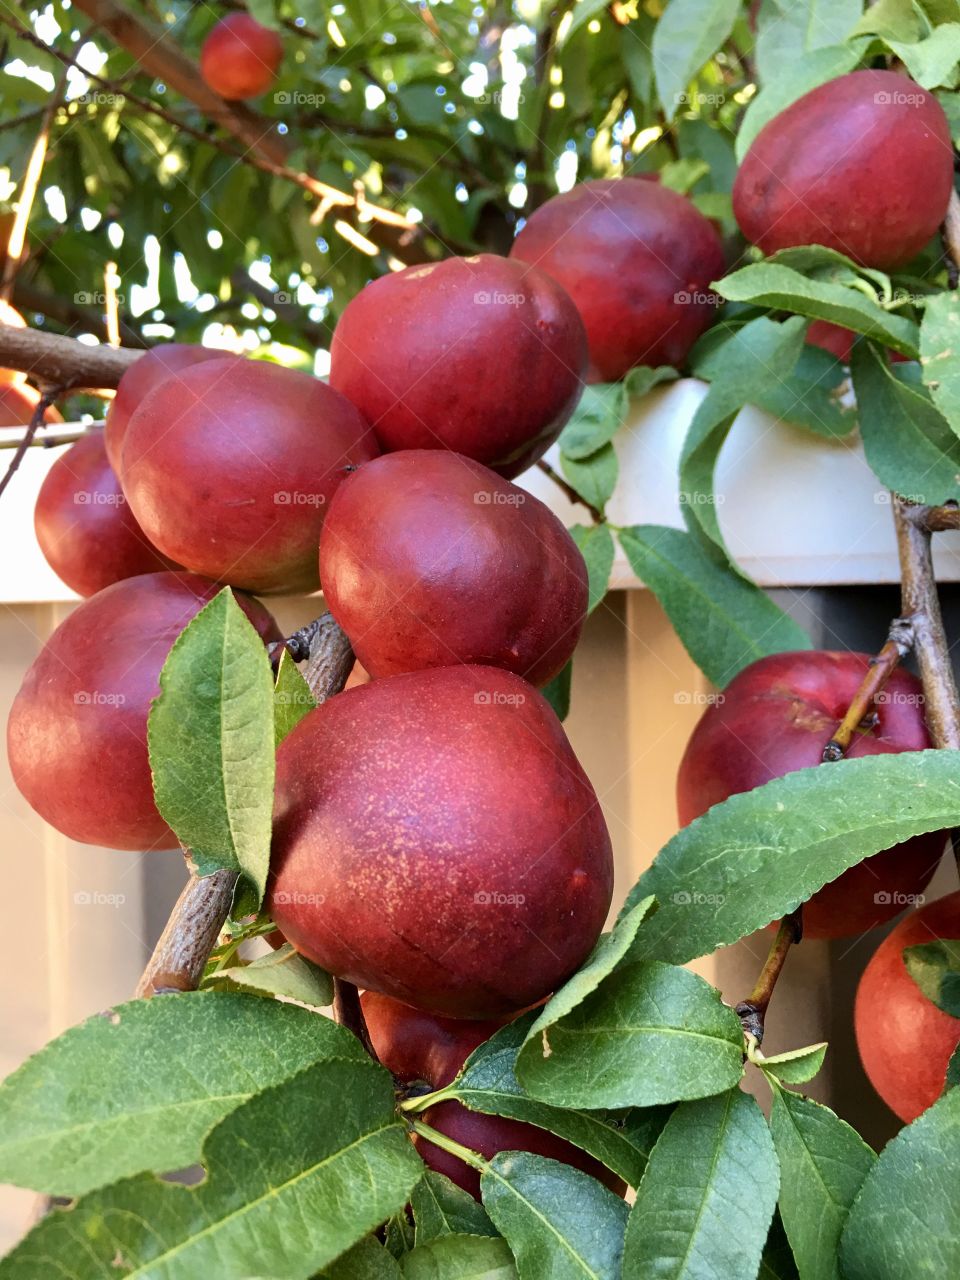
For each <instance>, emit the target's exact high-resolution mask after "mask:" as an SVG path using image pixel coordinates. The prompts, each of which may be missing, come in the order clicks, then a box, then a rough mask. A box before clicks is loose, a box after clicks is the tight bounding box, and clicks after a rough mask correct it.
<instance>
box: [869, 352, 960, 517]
mask: <svg viewBox="0 0 960 1280" xmlns="http://www.w3.org/2000/svg"><path fill="white" fill-rule="evenodd" d="M850 372H851V375H852V377H853V389H854V392H855V393H856V397H857V406H858V409H859V417H860V434H861V435H862V436H863V449H864V452H865V453H866V455H867V462H868V463H869V464H870V469H871V470H872V471H873V473H874V475H875V476H876V477H877V479H878V480H879V481H880V482H881V483H882V484H883V485H885V486H886V488H888V489H893V490H894V491H895V492H896V493H899V494H900V495H901V496H902V497H904V498H908V499H909V500H911V501H913V502H929V503H933V504H934V505H939V504H940V503H943V502H947V501H949V500H951V499H957V498H960V439H958V438H957V436H956V435H955V434H954V433H953V432H952V431H951V430H950V427H949V425H948V423H947V421H946V419H945V418H944V417H943V415H942V414H941V413H940V411H939V410H938V409H937V408H936V407H935V406H934V405H933V404H931V403H930V401H929V400H928V399H927V398H926V397H925V396H924V395H922V394H920V393H919V392H918V391H916V390H914V389H913V388H912V387H909V386H906V385H905V384H904V383H903V382H901V381H900V380H899V379H898V378H895V377H894V376H893V374H892V373H891V372H890V366H889V365H888V364H887V362H886V360H885V359H884V358H883V356H882V355H881V354H880V353H879V352H878V351H877V350H875V349H874V347H873V346H871V344H870V343H867V342H858V343H857V344H856V346H855V347H854V349H853V353H852V355H851V357H850Z"/></svg>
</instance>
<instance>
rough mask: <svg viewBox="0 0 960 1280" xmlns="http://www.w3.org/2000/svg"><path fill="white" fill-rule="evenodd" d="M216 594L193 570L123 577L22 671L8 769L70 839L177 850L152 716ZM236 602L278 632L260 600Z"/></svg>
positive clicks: (268, 630)
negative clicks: (190, 631) (150, 734)
mask: <svg viewBox="0 0 960 1280" xmlns="http://www.w3.org/2000/svg"><path fill="white" fill-rule="evenodd" d="M219 590H220V588H219V587H218V586H217V585H216V584H215V583H212V582H209V581H207V580H206V579H205V578H198V577H196V576H195V575H194V574H190V573H148V574H143V575H142V576H141V577H139V578H125V579H124V580H123V581H122V582H117V583H114V585H113V586H112V587H107V588H106V589H105V590H104V591H101V592H99V593H98V594H97V595H95V596H92V597H91V598H90V599H89V600H86V601H84V602H83V604H81V605H79V606H78V607H77V608H76V609H75V610H74V611H73V613H71V614H70V616H69V617H68V618H67V619H66V620H65V621H64V622H62V623H61V624H60V626H59V627H57V629H56V631H54V633H53V635H52V636H51V637H50V639H49V640H48V641H47V643H46V644H45V645H44V646H43V648H42V649H41V650H40V653H39V655H38V656H37V658H36V659H35V661H34V663H33V665H32V666H31V667H30V669H29V671H28V672H27V674H26V676H25V677H24V680H23V684H22V685H21V686H20V691H19V693H18V694H17V696H16V698H15V699H14V702H13V707H12V709H11V711H10V719H9V722H8V724H7V748H8V754H9V757H10V770H11V772H12V774H13V780H14V782H15V783H16V784H17V787H18V788H19V790H20V792H21V793H22V795H23V796H24V798H25V799H26V800H27V801H28V802H29V803H30V804H31V805H32V806H33V808H34V809H35V810H36V811H37V813H39V814H40V816H41V818H44V819H45V820H46V821H47V822H49V823H50V825H51V826H52V827H55V828H56V829H57V830H58V831H60V832H62V833H63V834H64V835H65V836H68V837H69V838H70V839H71V840H79V841H80V842H81V843H82V844H99V845H105V846H106V847H107V848H110V849H153V848H161V849H164V848H170V847H171V846H174V845H176V843H177V842H176V838H175V836H174V835H173V832H172V831H171V830H170V829H169V827H168V826H167V824H166V823H165V822H164V820H163V819H162V818H161V816H160V814H159V813H158V812H157V808H156V805H155V804H154V801H153V786H152V782H151V777H150V764H149V760H148V758H147V715H148V714H149V711H150V704H151V703H152V702H153V699H154V698H156V697H157V696H158V694H159V693H160V684H159V675H160V671H161V668H162V667H163V664H164V662H165V661H166V658H167V654H168V653H169V652H170V650H171V648H172V647H173V642H174V641H175V640H176V638H177V636H178V635H179V634H180V632H181V631H182V630H183V629H184V627H185V626H186V625H187V623H188V622H190V620H191V619H192V618H193V617H195V616H196V614H198V613H199V612H200V610H201V609H202V608H203V606H204V605H205V604H207V603H208V602H209V601H210V600H212V599H213V597H214V596H215V595H216V594H217V592H218V591H219ZM237 603H238V604H239V605H240V607H241V609H243V611H244V613H245V614H246V615H247V617H248V618H249V619H250V621H251V622H252V623H253V625H254V626H255V627H256V628H257V630H258V631H259V632H260V634H261V635H262V636H263V637H264V639H265V640H279V639H280V638H281V637H280V634H279V632H278V631H277V628H276V625H275V623H274V621H273V619H272V618H271V616H270V614H269V613H267V611H266V610H265V609H264V608H263V607H262V606H261V605H260V604H258V603H257V601H256V600H252V599H250V598H249V597H245V596H242V595H239V594H238V595H237Z"/></svg>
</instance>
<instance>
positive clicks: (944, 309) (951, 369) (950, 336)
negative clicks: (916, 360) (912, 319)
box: [920, 292, 960, 435]
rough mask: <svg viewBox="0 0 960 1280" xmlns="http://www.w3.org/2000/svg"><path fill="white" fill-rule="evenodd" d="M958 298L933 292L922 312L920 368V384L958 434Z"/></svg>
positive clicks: (959, 309) (959, 379) (959, 318)
mask: <svg viewBox="0 0 960 1280" xmlns="http://www.w3.org/2000/svg"><path fill="white" fill-rule="evenodd" d="M958 353H960V297H958V295H957V294H956V292H946V293H935V294H933V295H932V296H931V297H930V298H929V299H928V300H927V303H926V306H925V307H924V309H923V320H922V322H921V324H920V367H921V370H922V372H923V381H924V383H925V384H926V386H927V387H929V389H930V394H931V396H932V397H933V403H934V404H935V405H936V406H937V408H938V409H939V410H940V412H941V413H942V414H943V416H944V417H945V418H946V420H947V422H948V423H949V424H950V428H951V430H952V431H954V432H955V434H956V435H960V372H958V370H960V360H958V358H957V355H958Z"/></svg>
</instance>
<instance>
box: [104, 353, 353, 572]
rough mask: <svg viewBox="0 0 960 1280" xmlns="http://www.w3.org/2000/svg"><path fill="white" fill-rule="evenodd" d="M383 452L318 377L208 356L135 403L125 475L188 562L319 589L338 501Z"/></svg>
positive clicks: (149, 529)
mask: <svg viewBox="0 0 960 1280" xmlns="http://www.w3.org/2000/svg"><path fill="white" fill-rule="evenodd" d="M377 452H378V450H377V446H376V441H375V440H374V437H373V432H372V431H371V430H370V428H369V427H368V426H367V424H366V423H365V422H364V420H363V418H362V417H361V416H360V414H359V413H358V412H357V410H356V409H355V408H354V406H353V405H352V404H351V403H350V402H349V401H348V400H346V399H345V398H344V397H343V396H341V395H340V394H339V393H338V392H336V391H334V390H333V389H332V388H331V387H328V386H327V385H326V383H323V382H321V381H319V379H317V378H312V377H310V375H309V374H306V373H298V372H296V371H295V370H292V369H284V368H281V367H280V366H279V365H275V364H265V363H263V362H262V361H257V360H236V359H231V358H228V359H226V360H208V361H205V362H204V363H203V364H198V365H195V366H194V367H193V368H191V369H186V370H185V371H183V372H182V373H179V374H178V375H177V376H176V377H174V378H169V379H167V380H166V381H165V382H161V383H160V385H159V386H156V387H154V389H153V390H152V391H151V392H150V393H149V394H148V395H147V397H146V399H145V400H143V401H142V403H141V404H140V406H139V407H138V408H137V409H136V410H135V411H134V413H133V414H132V416H131V418H130V421H129V422H128V424H127V433H126V439H125V441H124V446H123V466H122V470H121V480H122V482H123V491H124V493H125V494H126V495H127V499H128V501H129V503H130V506H131V508H132V509H133V513H134V515H135V516H136V517H137V519H138V520H139V522H140V525H141V527H142V528H143V530H144V532H145V533H146V535H147V536H148V538H149V539H150V541H151V542H152V543H154V545H155V546H156V547H158V548H159V550H160V551H162V552H163V554H164V555H166V556H169V557H170V559H171V560H174V561H176V563H177V564H182V565H184V567H185V568H187V569H190V570H191V571H193V572H195V573H202V574H204V575H205V576H206V577H208V578H215V579H217V580H218V581H220V582H229V583H230V584H231V585H232V586H235V587H242V588H243V589H244V590H247V591H256V592H269V593H273V592H298V591H315V590H316V588H317V586H318V585H319V578H320V575H319V571H318V566H317V548H318V546H319V545H320V529H321V526H322V524H323V518H324V514H325V512H326V509H327V503H328V502H329V501H330V499H331V498H332V497H333V494H334V492H335V490H336V487H337V485H338V484H339V483H340V481H341V480H342V479H343V478H344V477H345V476H346V475H348V474H349V472H350V469H351V467H354V466H358V465H359V464H360V463H362V462H367V461H369V459H371V458H373V457H375V455H376V454H377Z"/></svg>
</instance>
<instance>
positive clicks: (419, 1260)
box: [403, 1235, 517, 1280]
mask: <svg viewBox="0 0 960 1280" xmlns="http://www.w3.org/2000/svg"><path fill="white" fill-rule="evenodd" d="M403 1275H404V1280H517V1268H516V1266H515V1265H514V1262H513V1254H512V1253H511V1252H510V1246H509V1245H508V1244H507V1242H506V1240H501V1239H500V1237H499V1236H474V1235H448V1236H441V1237H440V1238H439V1239H437V1240H431V1241H430V1243H429V1244H422V1245H418V1246H417V1248H416V1249H414V1250H413V1252H412V1253H408V1254H407V1255H406V1257H405V1258H404V1260H403Z"/></svg>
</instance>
